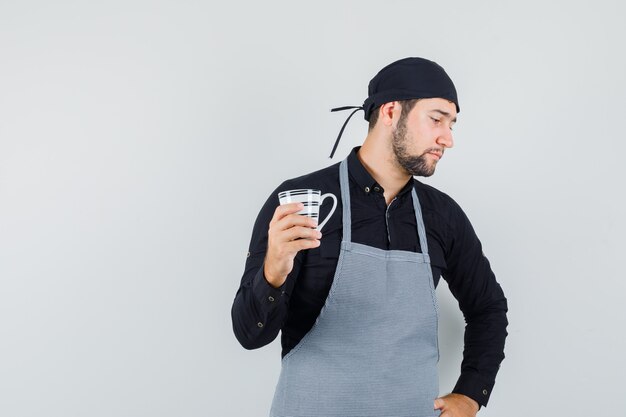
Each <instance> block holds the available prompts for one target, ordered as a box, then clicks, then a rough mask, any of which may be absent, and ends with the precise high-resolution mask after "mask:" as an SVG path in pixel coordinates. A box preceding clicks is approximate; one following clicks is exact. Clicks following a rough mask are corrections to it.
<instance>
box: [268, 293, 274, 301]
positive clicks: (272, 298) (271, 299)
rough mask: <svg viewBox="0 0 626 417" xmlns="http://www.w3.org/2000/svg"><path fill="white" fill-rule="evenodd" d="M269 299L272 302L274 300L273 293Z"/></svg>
mask: <svg viewBox="0 0 626 417" xmlns="http://www.w3.org/2000/svg"><path fill="white" fill-rule="evenodd" d="M267 299H268V300H270V302H272V303H273V302H274V297H272V296H271V295H270V296H269V297H267Z"/></svg>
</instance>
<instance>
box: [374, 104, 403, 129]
mask: <svg viewBox="0 0 626 417" xmlns="http://www.w3.org/2000/svg"><path fill="white" fill-rule="evenodd" d="M378 111H379V112H380V113H378V121H379V122H380V123H382V124H383V125H385V126H393V125H394V124H395V123H396V121H397V119H398V118H399V117H400V114H401V112H402V107H401V104H400V103H399V102H398V101H390V102H389V103H385V104H383V105H381V106H380V108H379V109H378Z"/></svg>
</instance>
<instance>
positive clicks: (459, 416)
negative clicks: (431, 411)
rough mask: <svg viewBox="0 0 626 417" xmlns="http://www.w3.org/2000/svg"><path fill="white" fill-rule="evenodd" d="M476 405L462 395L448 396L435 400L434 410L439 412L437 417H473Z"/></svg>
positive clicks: (477, 407)
mask: <svg viewBox="0 0 626 417" xmlns="http://www.w3.org/2000/svg"><path fill="white" fill-rule="evenodd" d="M478 409H479V406H478V403H477V402H476V401H474V400H472V399H471V398H470V397H468V396H466V395H462V394H448V395H445V396H443V397H440V398H437V399H436V400H435V410H441V415H440V416H439V417H475V416H476V413H477V412H478Z"/></svg>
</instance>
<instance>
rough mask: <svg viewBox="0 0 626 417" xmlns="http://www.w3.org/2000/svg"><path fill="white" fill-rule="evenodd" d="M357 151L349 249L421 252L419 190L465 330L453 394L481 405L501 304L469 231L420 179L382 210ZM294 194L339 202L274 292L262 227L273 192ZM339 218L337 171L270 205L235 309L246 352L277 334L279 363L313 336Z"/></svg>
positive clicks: (499, 354) (497, 354) (304, 182)
mask: <svg viewBox="0 0 626 417" xmlns="http://www.w3.org/2000/svg"><path fill="white" fill-rule="evenodd" d="M358 150H359V147H356V148H354V149H353V150H352V152H351V153H350V155H349V156H348V173H349V182H350V197H351V206H352V207H351V210H352V240H353V241H354V242H357V243H362V244H365V245H368V246H373V247H376V248H380V249H385V250H408V251H413V252H421V249H420V244H419V238H418V235H417V225H416V222H415V212H414V209H413V203H412V200H411V192H410V191H411V187H415V191H416V192H417V195H418V198H419V201H420V205H421V208H422V216H423V218H424V224H425V227H426V238H427V241H428V249H429V254H430V259H431V268H432V271H433V279H434V284H435V286H436V285H437V284H438V282H439V278H440V276H443V278H444V279H445V280H446V281H447V283H448V286H449V287H450V291H451V292H452V294H453V295H454V297H455V298H456V299H457V300H458V302H459V306H460V308H461V311H462V312H463V315H464V317H465V321H466V323H467V326H466V328H465V347H464V351H463V363H462V364H461V376H460V378H459V380H458V381H457V384H456V386H455V388H454V390H453V392H456V393H459V394H464V395H467V396H468V397H470V398H473V399H474V400H476V401H477V402H478V403H479V404H481V405H486V404H487V401H488V399H489V396H490V394H491V389H492V388H493V385H494V383H495V377H496V373H497V372H498V368H499V366H500V362H502V360H503V359H504V340H505V338H506V336H507V332H506V326H507V324H508V322H507V318H506V312H507V302H506V298H505V296H504V294H503V292H502V289H501V287H500V285H499V284H498V283H497V281H496V279H495V276H494V274H493V272H492V271H491V267H490V265H489V261H488V260H487V258H486V257H485V256H484V254H483V252H482V247H481V243H480V241H479V240H478V238H477V236H476V234H475V233H474V230H473V228H472V225H471V224H470V222H469V220H468V219H467V217H466V216H465V213H463V211H462V210H461V208H460V207H459V205H458V204H456V202H455V201H454V200H452V198H450V197H449V196H448V195H446V194H444V193H442V192H441V191H438V190H437V189H435V188H433V187H431V186H429V185H426V184H423V183H421V182H420V181H418V180H416V179H410V180H409V181H408V182H407V184H406V185H405V186H404V187H403V188H402V190H401V191H400V192H399V193H398V195H397V196H396V198H395V199H394V200H393V201H392V202H391V203H390V204H389V206H387V203H386V201H385V197H384V195H383V192H384V190H383V188H382V187H381V186H380V185H379V184H378V183H376V181H374V179H373V178H372V176H371V175H370V174H369V172H368V171H367V170H366V169H365V167H364V166H363V165H362V164H361V162H360V161H359V159H358V157H357V152H358ZM297 188H313V189H318V190H321V191H322V194H324V193H328V192H330V193H333V194H335V196H336V197H337V200H338V204H337V209H336V210H335V212H334V214H333V215H332V217H331V218H330V220H329V221H328V223H326V225H325V226H324V228H323V229H322V238H321V244H320V246H319V247H317V248H314V249H309V250H304V251H300V252H299V253H298V254H297V255H296V258H295V260H294V268H293V270H292V271H291V273H290V274H289V276H288V277H287V280H286V281H285V283H284V284H283V286H282V287H280V288H278V289H276V288H273V287H272V286H270V285H269V284H268V282H267V281H266V280H265V277H264V274H263V260H264V258H265V251H266V248H267V232H268V227H269V223H270V220H271V219H272V217H273V215H274V210H275V209H276V207H277V206H278V205H279V201H278V192H280V191H284V190H290V189H297ZM331 206H332V200H325V201H324V204H323V205H322V207H321V208H320V216H319V218H320V222H321V221H322V220H323V219H325V218H326V216H327V215H328V213H329V211H330V208H331ZM341 213H342V204H341V191H340V186H339V163H337V164H334V165H331V166H329V167H327V168H324V169H322V170H319V171H316V172H313V173H311V174H308V175H304V176H301V177H298V178H294V179H291V180H287V181H285V182H283V183H282V184H281V185H280V186H279V187H278V188H276V190H275V191H274V192H273V193H272V194H271V195H270V196H269V198H268V199H267V201H266V202H265V205H264V206H263V208H262V209H261V212H260V213H259V215H258V217H257V220H256V222H255V225H254V229H253V231H252V238H251V241H250V247H249V252H248V258H247V260H246V266H245V271H244V274H243V277H242V279H241V285H240V287H239V290H238V291H237V295H236V296H235V300H234V303H233V307H232V320H233V329H234V332H235V336H236V337H237V339H238V340H239V342H240V343H241V344H242V345H243V346H244V347H245V348H246V349H255V348H259V347H261V346H264V345H266V344H268V343H270V342H271V341H273V340H274V339H275V338H276V336H277V335H278V332H279V331H281V342H282V356H285V355H286V354H287V353H288V352H289V351H290V350H291V349H292V348H293V347H294V346H296V345H297V344H298V343H299V342H300V340H301V339H302V337H303V336H304V335H305V334H306V333H307V332H308V331H309V330H310V329H311V327H312V326H313V324H314V323H315V320H316V318H317V316H318V315H319V313H320V310H321V308H322V306H323V305H324V302H325V301H326V297H327V296H328V291H329V290H330V287H331V284H332V281H333V277H334V273H335V269H336V267H337V260H338V258H339V251H340V243H341V238H342V228H343V226H342V221H341Z"/></svg>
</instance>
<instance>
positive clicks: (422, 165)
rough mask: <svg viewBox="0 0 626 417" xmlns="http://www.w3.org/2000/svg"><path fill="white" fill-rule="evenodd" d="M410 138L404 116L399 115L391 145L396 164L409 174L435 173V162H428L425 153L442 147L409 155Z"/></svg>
mask: <svg viewBox="0 0 626 417" xmlns="http://www.w3.org/2000/svg"><path fill="white" fill-rule="evenodd" d="M409 141H410V139H409V138H408V137H407V133H406V117H402V116H400V120H398V126H397V127H396V129H395V130H394V131H393V133H392V137H391V146H392V148H393V154H394V155H395V157H396V161H397V162H398V164H399V165H400V166H401V167H402V168H403V169H404V170H405V171H406V172H408V173H409V174H411V175H414V176H420V177H430V176H431V175H433V174H434V173H435V167H436V165H437V164H436V163H434V162H430V163H429V160H428V157H427V156H426V154H427V153H428V152H431V151H433V150H436V151H439V152H441V151H442V149H441V150H440V149H437V148H429V149H426V151H424V153H422V154H421V155H420V156H415V155H411V154H410V153H409V151H408V150H407V146H408V144H409Z"/></svg>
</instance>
